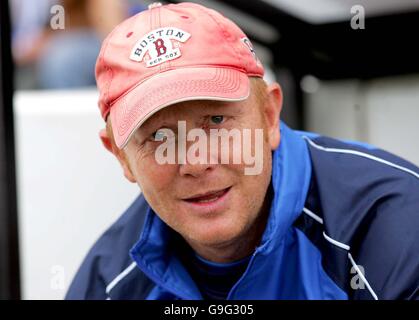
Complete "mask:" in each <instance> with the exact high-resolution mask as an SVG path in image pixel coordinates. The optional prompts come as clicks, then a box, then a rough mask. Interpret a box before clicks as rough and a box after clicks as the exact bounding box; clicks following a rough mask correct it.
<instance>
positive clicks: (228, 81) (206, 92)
mask: <svg viewBox="0 0 419 320" xmlns="http://www.w3.org/2000/svg"><path fill="white" fill-rule="evenodd" d="M249 92H250V84H249V78H248V76H247V75H246V74H245V73H244V72H241V71H238V70H236V69H231V68H222V67H218V68H215V67H201V68H182V69H175V70H168V71H165V72H162V73H159V74H157V75H155V76H153V77H152V78H150V79H147V80H146V81H144V82H142V83H141V84H139V85H137V86H136V87H134V88H133V89H132V90H131V91H129V92H128V93H127V94H125V95H124V96H123V97H121V98H119V99H118V100H117V101H116V102H115V103H114V105H113V106H112V107H111V110H110V117H111V121H112V128H113V133H114V138H115V143H116V145H117V146H118V148H120V149H122V148H123V147H124V146H125V145H126V144H127V143H128V141H129V139H130V138H131V136H132V135H133V133H134V132H135V130H136V129H138V128H139V127H140V126H141V125H142V124H143V123H144V122H145V121H146V120H147V119H148V118H150V117H151V116H152V115H153V114H155V113H156V112H158V111H159V110H161V109H163V108H165V107H167V106H170V105H172V104H175V103H179V102H183V101H190V100H220V101H241V100H245V99H246V98H247V97H248V96H249Z"/></svg>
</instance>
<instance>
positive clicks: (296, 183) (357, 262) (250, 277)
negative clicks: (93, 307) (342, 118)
mask: <svg viewBox="0 0 419 320" xmlns="http://www.w3.org/2000/svg"><path fill="white" fill-rule="evenodd" d="M272 170H273V171H272V180H271V183H272V187H273V190H274V197H273V200H272V203H271V210H270V215H269V220H268V223H267V226H266V229H265V232H264V234H263V236H262V240H261V243H260V245H259V247H258V248H257V249H256V250H255V252H254V253H253V255H252V257H251V259H250V262H249V265H248V266H247V269H246V271H245V272H244V274H243V275H242V277H241V278H240V279H239V280H238V282H237V283H236V284H235V285H234V286H233V287H232V289H231V291H230V293H229V295H228V299H419V173H418V172H419V170H418V168H417V167H416V166H414V165H413V164H411V163H409V162H407V161H405V160H403V159H401V158H398V157H396V156H394V155H392V154H390V153H388V152H385V151H383V150H380V149H377V148H374V147H372V146H369V145H365V144H360V143H357V142H343V141H339V140H335V139H332V138H328V137H323V136H319V135H316V134H313V133H308V132H299V131H294V130H291V129H290V128H288V127H287V126H286V125H285V124H284V123H281V144H280V146H279V148H278V149H277V150H275V152H274V153H273V169H272ZM173 234H174V232H173V231H172V230H171V229H170V228H169V227H168V226H167V225H166V224H165V223H163V222H162V220H160V219H159V217H158V216H157V215H156V214H155V213H154V212H153V210H152V209H151V208H150V206H149V205H148V204H147V202H146V201H145V200H144V198H143V197H142V196H139V197H138V199H136V200H135V202H134V203H133V204H132V205H131V207H130V208H129V209H128V210H127V211H126V212H125V213H124V214H123V215H122V216H121V217H120V218H119V220H118V221H117V222H116V223H115V224H114V225H112V226H111V227H110V228H109V230H107V231H106V232H105V233H104V234H103V235H102V236H101V238H100V239H99V240H98V241H97V242H96V244H95V245H94V246H93V248H92V249H91V250H90V252H89V253H88V255H87V257H86V258H85V260H84V262H83V264H82V265H81V267H80V269H79V271H78V273H77V275H76V277H75V278H74V280H73V283H72V285H71V287H70V289H69V291H68V293H67V296H66V298H67V299H165V300H172V299H202V296H201V294H200V292H199V290H198V288H197V286H196V285H195V283H194V281H193V280H192V278H191V277H190V276H189V274H188V273H187V272H186V269H185V268H184V266H183V265H182V263H181V262H180V260H179V258H178V257H177V256H176V255H175V254H174V253H173V250H172V249H171V246H170V244H171V239H172V238H171V237H172V235H173Z"/></svg>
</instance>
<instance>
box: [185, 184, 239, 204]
mask: <svg viewBox="0 0 419 320" xmlns="http://www.w3.org/2000/svg"><path fill="white" fill-rule="evenodd" d="M230 188H231V187H228V188H225V189H221V190H213V191H208V192H204V193H198V194H196V195H193V196H192V197H188V198H183V199H182V200H184V201H187V202H198V203H205V202H211V201H215V200H217V199H218V198H221V197H222V196H223V195H224V194H226V193H227V192H228V190H229V189H230Z"/></svg>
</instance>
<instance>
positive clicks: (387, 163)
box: [303, 136, 419, 179]
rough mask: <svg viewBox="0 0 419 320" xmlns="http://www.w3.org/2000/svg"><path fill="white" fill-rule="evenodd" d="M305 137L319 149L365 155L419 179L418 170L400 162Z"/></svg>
mask: <svg viewBox="0 0 419 320" xmlns="http://www.w3.org/2000/svg"><path fill="white" fill-rule="evenodd" d="M303 138H304V139H305V140H307V141H308V143H310V144H311V145H312V146H313V147H314V148H316V149H319V150H322V151H326V152H335V153H346V154H353V155H356V156H360V157H364V158H367V159H370V160H374V161H377V162H380V163H383V164H386V165H388V166H390V167H393V168H396V169H399V170H401V171H404V172H407V173H409V174H411V175H412V176H414V177H416V178H418V179H419V173H417V172H415V171H413V170H410V169H408V168H405V167H402V166H399V165H398V164H395V163H393V162H390V161H387V160H384V159H381V158H378V157H376V156H373V155H371V154H368V153H364V152H360V151H356V150H350V149H337V148H326V147H323V146H320V145H318V144H316V143H315V142H313V141H312V140H310V138H308V137H307V136H303Z"/></svg>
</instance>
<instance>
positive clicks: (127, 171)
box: [99, 129, 137, 183]
mask: <svg viewBox="0 0 419 320" xmlns="http://www.w3.org/2000/svg"><path fill="white" fill-rule="evenodd" d="M99 137H100V140H101V141H102V144H103V146H104V147H105V148H106V150H108V151H109V152H110V153H112V154H113V155H114V156H115V157H116V158H117V159H118V161H119V163H120V165H121V167H122V170H123V171H124V176H125V178H127V179H128V181H130V182H133V183H136V182H137V181H136V180H135V177H134V175H133V174H132V171H131V168H130V166H129V163H128V160H127V158H126V156H125V154H124V152H123V151H122V150H120V149H119V148H118V147H117V146H116V145H115V143H113V141H112V140H111V138H110V137H109V136H108V132H107V131H106V129H102V130H100V131H99Z"/></svg>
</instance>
